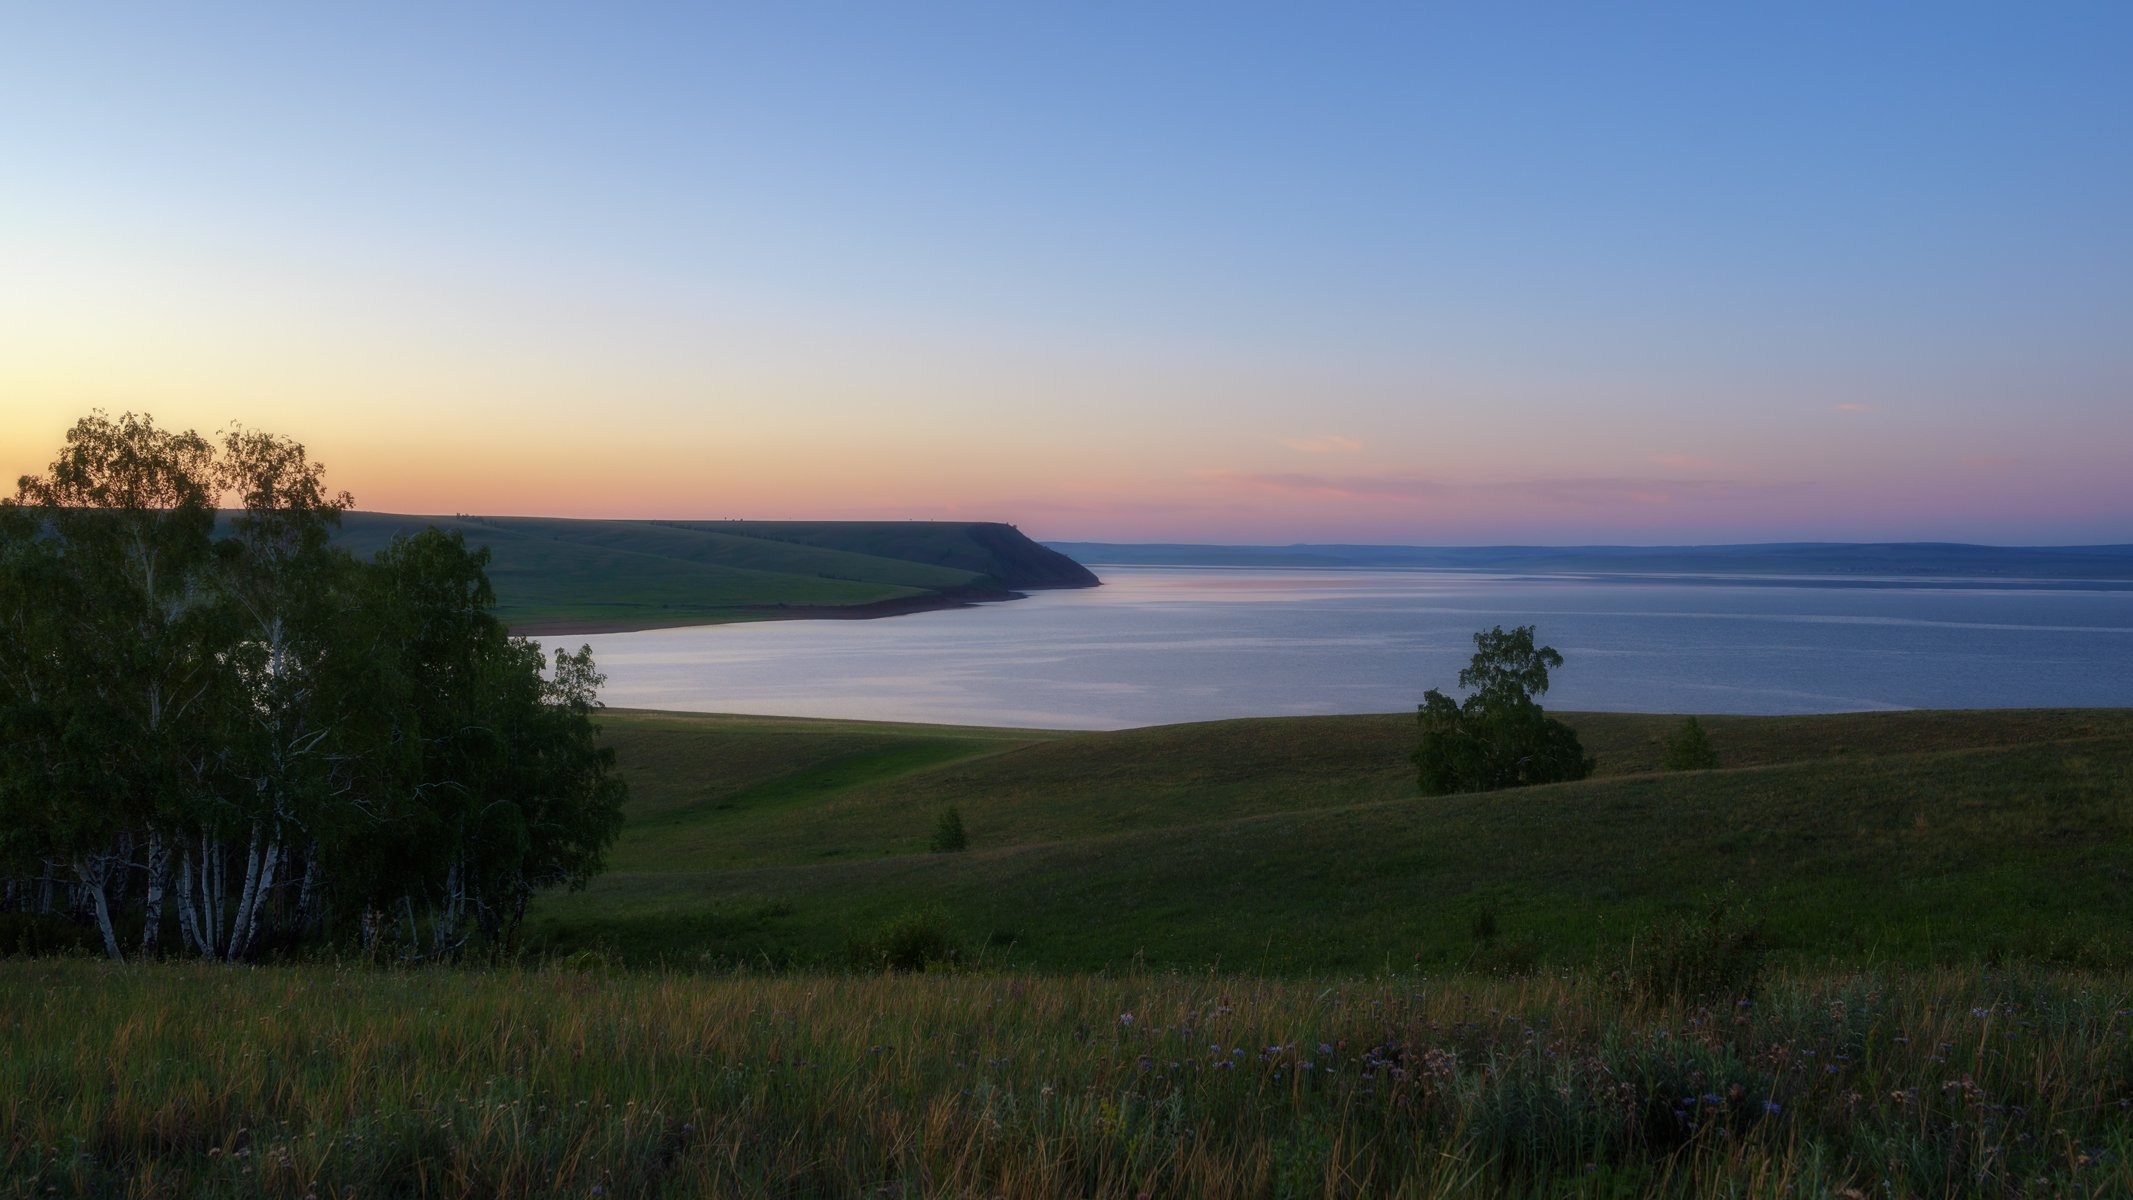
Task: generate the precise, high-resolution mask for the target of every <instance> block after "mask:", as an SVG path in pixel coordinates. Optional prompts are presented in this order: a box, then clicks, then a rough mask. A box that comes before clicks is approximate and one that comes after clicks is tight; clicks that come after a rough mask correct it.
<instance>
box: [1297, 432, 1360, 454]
mask: <svg viewBox="0 0 2133 1200" xmlns="http://www.w3.org/2000/svg"><path fill="white" fill-rule="evenodd" d="M1281 444H1282V445H1284V446H1287V447H1288V448H1289V449H1291V450H1295V451H1298V452H1300V453H1303V454H1354V453H1355V452H1356V451H1358V450H1361V449H1362V448H1363V443H1361V442H1359V441H1357V440H1355V439H1354V438H1352V437H1342V436H1341V435H1340V434H1337V433H1322V434H1319V435H1318V436H1317V437H1303V438H1283V439H1281Z"/></svg>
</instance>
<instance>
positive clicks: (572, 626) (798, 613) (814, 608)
mask: <svg viewBox="0 0 2133 1200" xmlns="http://www.w3.org/2000/svg"><path fill="white" fill-rule="evenodd" d="M1028 598H1029V593H1028V592H1020V591H998V592H961V593H954V594H949V593H936V594H933V595H926V596H897V597H894V598H892V599H888V600H872V601H868V602H867V603H865V604H763V605H753V606H747V607H735V608H730V609H722V610H720V611H721V612H724V613H728V614H731V615H728V616H712V615H710V614H706V613H697V614H695V615H691V616H680V615H677V616H675V617H672V618H670V619H662V618H659V617H653V616H649V615H647V616H641V617H639V616H631V617H616V618H613V619H610V620H600V619H598V618H582V617H536V618H534V619H533V620H530V621H513V622H507V624H508V625H509V628H510V630H511V636H513V637H561V636H566V635H569V634H574V633H643V632H645V631H647V630H652V629H689V628H694V627H696V626H699V625H753V624H756V623H757V622H760V621H825V620H827V621H872V620H876V619H879V618H881V617H902V616H909V615H911V614H912V613H922V612H944V611H947V610H949V609H956V608H976V607H977V606H978V605H980V604H999V603H1003V602H1005V601H1009V600H1027V599H1028Z"/></svg>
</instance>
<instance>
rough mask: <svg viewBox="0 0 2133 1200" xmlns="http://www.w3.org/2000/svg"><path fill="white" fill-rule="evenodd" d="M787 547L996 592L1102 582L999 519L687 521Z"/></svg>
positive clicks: (1079, 585)
mask: <svg viewBox="0 0 2133 1200" xmlns="http://www.w3.org/2000/svg"><path fill="white" fill-rule="evenodd" d="M676 524H681V525H685V526H687V527H688V528H692V529H703V530H715V531H718V532H722V533H730V534H738V535H741V536H744V537H752V538H762V539H764V540H766V541H775V542H784V543H787V544H790V545H798V546H812V547H815V548H818V549H823V550H841V551H846V552H850V553H856V554H865V555H870V556H873V557H876V558H884V559H894V560H898V561H901V562H913V563H925V564H928V565H930V566H936V567H949V568H953V569H955V570H958V571H969V572H972V573H973V574H977V575H983V576H985V577H986V578H987V579H988V580H990V581H992V582H993V583H994V584H996V585H997V586H999V587H1001V588H1007V589H1017V588H1070V587H1095V586H1096V585H1098V584H1099V583H1102V582H1103V581H1102V580H1100V579H1098V578H1097V577H1096V576H1095V574H1094V573H1092V572H1091V571H1090V570H1089V569H1088V568H1087V567H1084V566H1082V565H1081V564H1080V563H1078V562H1075V561H1074V560H1073V559H1071V558H1069V557H1067V556H1066V555H1064V554H1061V553H1060V552H1058V551H1057V550H1053V549H1051V548H1050V547H1048V546H1044V545H1040V544H1039V543H1037V542H1034V541H1032V540H1030V539H1029V538H1028V537H1027V536H1025V535H1024V534H1023V532H1022V531H1021V530H1019V529H1017V528H1015V527H1014V526H1012V525H1008V524H1004V523H1002V522H999V521H689V522H676Z"/></svg>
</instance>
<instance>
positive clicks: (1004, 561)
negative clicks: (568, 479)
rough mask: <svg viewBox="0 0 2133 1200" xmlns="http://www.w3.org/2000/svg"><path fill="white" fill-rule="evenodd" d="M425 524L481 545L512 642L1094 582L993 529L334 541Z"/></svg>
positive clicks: (617, 528)
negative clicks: (516, 633)
mask: <svg viewBox="0 0 2133 1200" xmlns="http://www.w3.org/2000/svg"><path fill="white" fill-rule="evenodd" d="M431 524H435V525H437V526H438V527H440V528H443V529H447V530H456V531H458V532H461V533H463V534H465V535H466V538H467V540H468V542H470V543H472V544H475V545H481V546H487V547H488V548H489V551H490V553H491V556H492V557H491V561H490V566H489V578H490V581H491V583H492V584H494V586H495V588H496V596H497V611H498V613H499V615H501V616H502V617H503V618H504V619H505V620H507V621H509V622H511V623H512V624H513V625H514V626H515V627H518V628H521V629H526V630H540V629H558V628H563V627H570V628H643V627H649V626H657V625H681V624H709V623H716V622H722V621H735V620H762V619H764V618H766V617H774V616H779V615H787V614H791V613H794V612H808V613H823V612H828V613H835V612H837V611H840V610H843V611H864V610H866V609H867V608H868V607H869V606H873V607H874V608H885V607H897V606H901V607H927V606H932V607H938V606H940V605H943V604H949V603H954V602H957V601H958V600H961V599H970V598H994V599H997V598H1001V597H1004V596H1006V595H1007V594H1008V592H1009V589H1012V588H1016V587H1045V586H1078V585H1084V584H1086V583H1090V582H1094V577H1093V576H1088V575H1087V572H1085V571H1081V570H1080V568H1078V567H1076V566H1075V565H1074V564H1073V563H1072V562H1071V561H1069V560H1066V559H1063V558H1060V557H1059V556H1058V555H1056V554H1053V553H1052V552H1051V551H1048V550H1045V549H1043V548H1042V547H1040V546H1037V545H1036V544H1035V543H1033V542H1030V541H1028V539H1026V538H1023V537H1022V536H1021V535H1020V534H1019V533H1015V532H1014V531H1013V530H1012V529H1009V528H1008V527H1006V526H998V525H988V524H983V523H974V522H972V523H964V522H946V523H942V522H863V521H859V522H769V521H756V522H739V521H719V522H702V521H697V522H689V521H594V520H572V519H564V518H551V517H466V516H459V517H409V516H399V515H395V514H391V513H349V514H346V515H345V516H344V518H343V520H342V527H341V532H340V534H339V535H338V537H337V539H336V541H337V543H338V544H340V545H342V546H345V547H347V548H348V549H349V550H350V551H351V552H353V553H355V554H358V555H368V554H372V553H375V552H376V551H377V550H379V549H381V548H382V547H384V546H385V545H386V544H387V543H388V542H390V541H391V540H392V538H393V537H394V535H396V534H400V533H413V532H416V531H418V530H420V529H421V528H422V527H424V526H426V525H431Z"/></svg>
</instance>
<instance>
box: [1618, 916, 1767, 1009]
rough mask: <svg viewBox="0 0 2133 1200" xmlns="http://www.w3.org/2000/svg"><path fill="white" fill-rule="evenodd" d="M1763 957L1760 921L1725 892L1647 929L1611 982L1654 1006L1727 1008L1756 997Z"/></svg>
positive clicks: (1630, 949)
mask: <svg viewBox="0 0 2133 1200" xmlns="http://www.w3.org/2000/svg"><path fill="white" fill-rule="evenodd" d="M1767 956H1768V946H1767V944H1766V941H1765V939H1764V937H1763V925H1762V922H1761V921H1757V920H1753V919H1751V918H1749V917H1748V916H1747V915H1746V914H1744V913H1743V912H1742V911H1741V903H1740V899H1739V897H1738V896H1736V895H1734V894H1733V893H1732V892H1731V891H1730V890H1728V891H1726V892H1724V893H1721V894H1720V895H1718V896H1715V897H1713V898H1711V899H1709V900H1707V901H1706V902H1705V903H1704V904H1703V906H1702V907H1701V908H1699V909H1698V910H1697V911H1695V912H1693V913H1690V914H1688V915H1686V916H1683V917H1680V918H1678V919H1676V920H1673V921H1669V922H1660V923H1657V924H1653V925H1647V926H1645V927H1644V929H1642V930H1641V931H1639V932H1638V934H1637V936H1636V937H1635V938H1633V939H1631V942H1630V948H1629V954H1628V958H1627V960H1626V961H1625V962H1624V963H1623V964H1622V965H1621V966H1620V967H1619V968H1617V969H1616V970H1615V972H1614V977H1615V979H1616V981H1617V982H1618V983H1620V984H1621V985H1622V987H1623V989H1624V990H1625V991H1627V992H1629V993H1630V994H1632V995H1634V996H1636V997H1637V998H1639V999H1642V1000H1645V1001H1647V1002H1649V1003H1653V1004H1666V1003H1670V1002H1674V1001H1686V1002H1690V1003H1697V1002H1705V1003H1731V1002H1733V1001H1736V1000H1745V999H1748V998H1749V997H1751V996H1753V995H1754V994H1755V989H1756V985H1757V984H1758V983H1760V982H1761V980H1762V974H1763V964H1764V960H1765V959H1766V958H1767Z"/></svg>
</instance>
